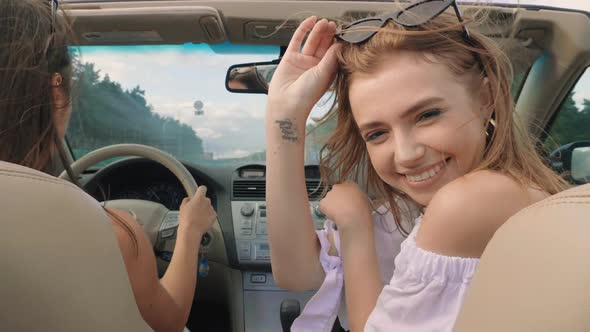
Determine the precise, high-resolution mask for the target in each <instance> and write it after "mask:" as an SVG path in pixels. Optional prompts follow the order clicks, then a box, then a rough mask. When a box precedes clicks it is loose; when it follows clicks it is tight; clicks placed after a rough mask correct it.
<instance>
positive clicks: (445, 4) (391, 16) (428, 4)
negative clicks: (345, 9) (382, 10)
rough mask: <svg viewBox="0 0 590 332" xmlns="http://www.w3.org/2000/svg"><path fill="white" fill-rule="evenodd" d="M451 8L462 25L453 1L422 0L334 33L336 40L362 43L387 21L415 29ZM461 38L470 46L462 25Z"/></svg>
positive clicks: (361, 20) (465, 29)
mask: <svg viewBox="0 0 590 332" xmlns="http://www.w3.org/2000/svg"><path fill="white" fill-rule="evenodd" d="M451 6H453V9H454V10H455V14H456V15H457V19H458V20H459V22H460V23H463V19H462V18H461V12H460V11H459V6H457V3H456V2H455V0H422V1H419V2H416V3H414V4H411V5H410V6H408V7H406V8H404V9H401V10H396V11H395V12H392V13H388V14H385V15H379V16H373V17H367V18H363V19H360V20H357V21H354V22H352V23H349V24H346V25H344V26H342V27H341V28H340V30H339V31H338V32H337V33H336V38H337V39H339V40H342V41H345V42H348V43H352V44H358V43H363V42H365V41H367V40H369V39H371V37H373V36H374V35H375V34H376V33H377V32H378V29H379V28H382V27H383V26H385V24H386V23H387V22H388V21H389V20H392V21H394V22H395V23H397V24H399V25H401V26H403V27H406V28H415V27H418V26H420V25H422V24H424V23H426V22H428V21H430V20H432V19H434V18H435V17H437V16H439V15H440V14H442V13H443V12H444V11H445V10H447V8H449V7H451ZM363 28H367V29H363ZM463 37H464V38H465V40H466V41H467V42H468V43H470V44H471V38H470V36H469V32H468V31H467V28H465V26H464V25H463Z"/></svg>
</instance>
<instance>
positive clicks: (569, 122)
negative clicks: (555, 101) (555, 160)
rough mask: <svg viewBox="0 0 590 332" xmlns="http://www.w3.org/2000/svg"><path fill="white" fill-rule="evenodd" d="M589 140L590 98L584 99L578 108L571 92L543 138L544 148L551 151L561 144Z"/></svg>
mask: <svg viewBox="0 0 590 332" xmlns="http://www.w3.org/2000/svg"><path fill="white" fill-rule="evenodd" d="M582 140H590V100H588V99H585V100H584V101H583V103H582V109H581V110H580V109H579V108H578V107H577V105H576V102H575V101H574V92H571V93H570V94H569V95H568V96H567V98H566V99H565V101H564V102H563V104H562V106H561V109H560V110H559V112H558V113H557V114H556V117H555V120H554V121H553V124H552V126H551V128H550V130H549V135H548V137H547V139H546V140H545V149H546V150H547V151H552V150H554V149H556V148H558V147H560V146H562V145H565V144H568V143H571V142H575V141H582Z"/></svg>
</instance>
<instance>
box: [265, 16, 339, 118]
mask: <svg viewBox="0 0 590 332" xmlns="http://www.w3.org/2000/svg"><path fill="white" fill-rule="evenodd" d="M316 21H317V18H316V17H315V16H312V17H309V18H307V19H306V20H304V21H303V22H302V23H301V25H299V27H298V28H297V30H296V31H295V33H294V34H293V37H292V39H291V41H290V42H289V46H288V47H287V50H286V52H285V54H284V55H283V57H282V59H281V63H280V64H279V66H278V68H277V70H276V71H275V73H274V75H273V77H272V81H271V83H270V86H269V94H268V105H269V107H268V109H269V110H270V111H271V112H281V113H280V114H281V115H286V116H297V117H298V118H299V116H298V115H304V118H305V119H307V116H308V115H309V113H310V112H311V109H312V108H313V106H314V105H315V104H316V103H317V102H318V100H319V99H320V98H321V97H322V95H323V94H324V93H325V92H326V91H327V90H328V88H329V87H330V84H331V83H332V81H333V80H334V76H335V74H336V69H337V67H338V63H337V58H336V50H337V47H338V44H334V34H335V33H336V24H335V23H334V22H328V21H327V20H326V19H322V20H320V21H317V22H316ZM310 30H311V33H310V34H309V37H308V38H307V41H306V42H305V45H304V46H303V48H301V45H302V43H303V39H305V35H306V34H307V33H308V32H309V31H310ZM298 120H300V121H302V120H301V119H298Z"/></svg>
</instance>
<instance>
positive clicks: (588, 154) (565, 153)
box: [549, 141, 590, 184]
mask: <svg viewBox="0 0 590 332" xmlns="http://www.w3.org/2000/svg"><path fill="white" fill-rule="evenodd" d="M549 159H550V161H551V165H552V166H553V169H555V170H556V171H557V172H558V173H564V174H566V179H567V180H568V181H570V182H572V183H574V184H585V183H590V141H578V142H573V143H570V144H566V145H564V146H562V147H559V148H558V149H556V150H554V151H553V152H551V154H550V155H549Z"/></svg>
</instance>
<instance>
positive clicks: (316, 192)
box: [305, 180, 324, 199]
mask: <svg viewBox="0 0 590 332" xmlns="http://www.w3.org/2000/svg"><path fill="white" fill-rule="evenodd" d="M305 187H306V188H307V196H308V197H309V198H310V199H317V198H320V197H321V196H322V194H323V193H324V185H323V184H321V183H320V181H319V180H307V181H305Z"/></svg>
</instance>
